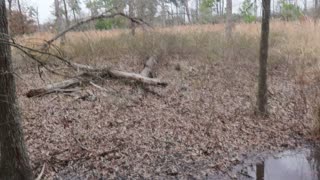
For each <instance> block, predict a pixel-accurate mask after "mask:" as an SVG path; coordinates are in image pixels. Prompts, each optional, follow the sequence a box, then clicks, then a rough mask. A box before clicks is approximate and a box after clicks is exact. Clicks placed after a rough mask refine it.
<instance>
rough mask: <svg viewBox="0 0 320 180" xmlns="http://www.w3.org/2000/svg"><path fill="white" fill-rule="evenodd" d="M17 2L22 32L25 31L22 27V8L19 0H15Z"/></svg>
mask: <svg viewBox="0 0 320 180" xmlns="http://www.w3.org/2000/svg"><path fill="white" fill-rule="evenodd" d="M17 3H18V10H19V15H20V18H19V19H20V25H21V29H22V34H24V33H25V27H24V18H23V14H22V8H21V4H20V0H17Z"/></svg>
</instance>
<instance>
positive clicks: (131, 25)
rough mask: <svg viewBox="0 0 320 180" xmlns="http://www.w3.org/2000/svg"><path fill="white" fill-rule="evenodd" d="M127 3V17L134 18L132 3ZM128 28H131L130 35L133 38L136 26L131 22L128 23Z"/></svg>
mask: <svg viewBox="0 0 320 180" xmlns="http://www.w3.org/2000/svg"><path fill="white" fill-rule="evenodd" d="M128 3H129V4H128V5H129V16H130V17H133V16H134V1H133V0H131V1H129V2H128ZM130 28H131V33H132V35H133V36H134V35H135V34H136V24H135V23H134V22H133V21H131V23H130Z"/></svg>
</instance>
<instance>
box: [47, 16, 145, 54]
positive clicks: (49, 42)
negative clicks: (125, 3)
mask: <svg viewBox="0 0 320 180" xmlns="http://www.w3.org/2000/svg"><path fill="white" fill-rule="evenodd" d="M116 16H122V17H124V18H127V19H129V20H130V21H131V22H134V23H136V24H140V25H147V26H149V27H151V26H150V25H149V24H148V23H146V22H144V21H143V20H142V19H139V18H134V17H130V16H128V15H126V14H124V13H122V12H117V13H113V14H101V15H99V16H94V17H91V18H89V19H85V20H82V21H80V22H78V23H76V24H74V25H72V26H70V27H69V28H67V29H65V30H63V31H61V32H60V33H59V34H57V35H56V36H54V37H53V38H51V39H50V40H48V41H47V42H46V44H44V46H43V48H46V47H48V46H50V45H51V44H52V43H53V42H54V41H55V40H57V39H59V38H60V37H61V36H63V35H65V34H66V33H67V32H69V31H71V30H74V29H76V28H77V27H79V26H81V25H83V24H86V23H88V22H91V21H95V20H98V19H110V18H114V17H116Z"/></svg>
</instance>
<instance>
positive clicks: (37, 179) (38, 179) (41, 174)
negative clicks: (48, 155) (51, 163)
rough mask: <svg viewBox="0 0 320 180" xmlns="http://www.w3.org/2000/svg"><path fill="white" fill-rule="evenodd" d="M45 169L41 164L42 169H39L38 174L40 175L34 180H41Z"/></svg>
mask: <svg viewBox="0 0 320 180" xmlns="http://www.w3.org/2000/svg"><path fill="white" fill-rule="evenodd" d="M45 168H46V164H43V166H42V169H41V172H40V174H39V175H38V177H37V178H36V180H41V178H42V176H43V173H44V169H45Z"/></svg>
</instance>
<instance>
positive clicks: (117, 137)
mask: <svg viewBox="0 0 320 180" xmlns="http://www.w3.org/2000/svg"><path fill="white" fill-rule="evenodd" d="M128 59H130V61H128ZM257 62H258V61H257V60H256V61H251V60H243V59H242V57H241V56H240V55H239V56H234V57H233V58H225V59H210V58H208V59H197V58H193V57H190V56H189V57H188V56H168V57H165V60H162V61H161V63H160V64H159V65H158V67H157V70H156V75H157V77H158V78H160V79H163V80H166V81H168V82H169V86H168V87H166V88H160V87H147V88H146V87H142V86H141V85H139V84H135V83H133V82H130V81H123V80H116V79H106V80H103V81H99V82H96V83H97V84H99V85H100V86H101V87H103V88H105V90H101V89H99V88H96V87H94V86H85V85H83V86H82V87H81V88H80V89H79V91H76V92H73V93H69V94H66V93H65V94H63V93H57V94H49V95H45V96H42V97H37V98H32V99H28V98H27V97H25V93H26V92H27V91H28V90H30V89H31V88H35V87H42V86H44V85H45V84H49V83H50V81H51V80H53V78H52V77H51V76H50V75H48V74H44V76H43V78H44V79H45V81H43V80H42V79H41V78H40V77H39V75H38V72H37V70H36V68H31V69H29V70H26V69H21V68H20V69H18V70H17V72H18V74H19V76H20V77H18V78H17V93H18V98H19V103H20V107H21V111H22V114H23V128H24V133H25V139H26V142H27V147H28V151H29V153H30V158H31V162H32V166H33V168H34V170H35V172H36V173H39V172H40V170H41V168H42V167H43V165H44V164H45V165H46V169H45V173H44V176H45V177H44V179H177V178H178V179H204V178H208V179H212V178H214V177H217V175H222V174H224V175H226V174H227V176H225V178H226V179H228V178H231V177H232V176H235V175H233V174H230V173H228V172H229V170H230V169H231V168H232V167H233V166H234V165H237V164H240V163H241V162H242V161H243V159H245V158H246V157H247V155H248V154H257V153H259V152H264V151H270V150H271V151H281V150H284V149H294V148H297V147H299V146H302V145H304V143H305V142H306V140H308V139H310V138H311V137H312V132H313V130H314V121H313V110H312V108H311V107H309V105H308V98H309V97H306V96H308V95H306V94H305V93H304V91H303V90H302V88H301V85H300V84H299V82H298V81H297V78H296V74H295V73H292V71H291V69H290V66H289V65H288V62H287V61H285V60H283V61H281V62H277V63H270V65H269V69H268V70H269V79H268V84H269V88H268V90H269V91H268V97H269V105H268V107H269V117H268V118H259V117H257V116H255V115H254V109H255V104H256V91H257V74H258V63H257ZM113 66H114V67H116V68H117V69H120V70H125V71H129V72H140V71H141V69H142V68H143V61H142V60H141V59H139V58H137V57H133V56H132V57H131V56H130V57H128V56H126V57H125V56H124V57H123V58H121V59H119V60H118V61H117V62H116V63H115V64H113ZM53 81H57V79H55V80H53ZM79 97H83V98H79ZM310 98H312V97H310Z"/></svg>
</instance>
